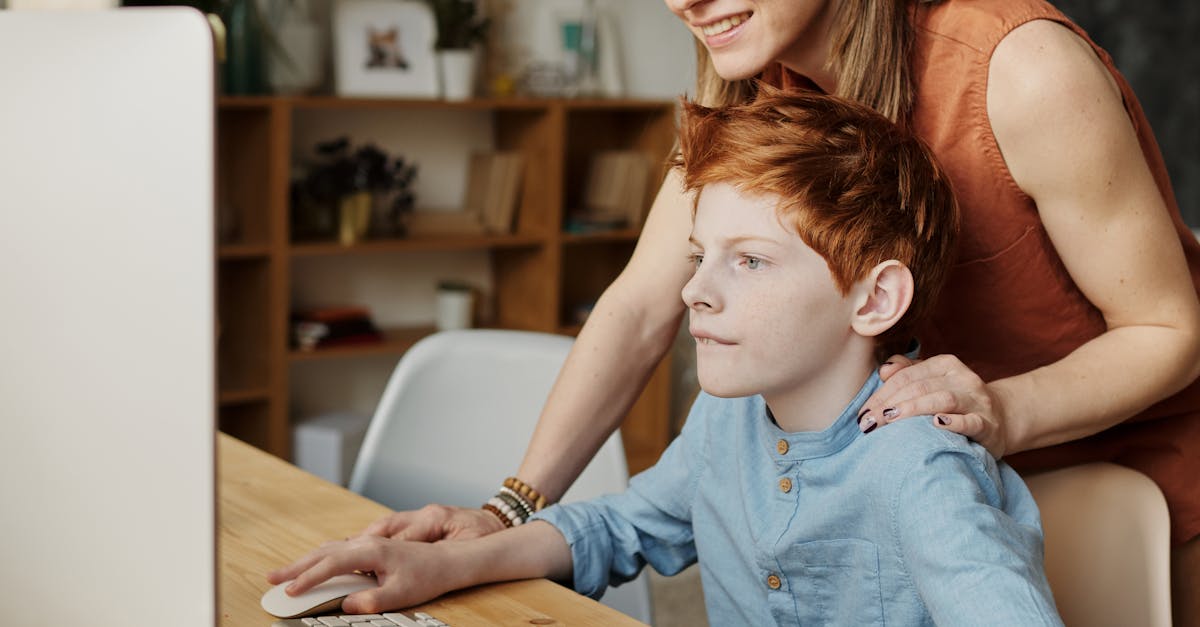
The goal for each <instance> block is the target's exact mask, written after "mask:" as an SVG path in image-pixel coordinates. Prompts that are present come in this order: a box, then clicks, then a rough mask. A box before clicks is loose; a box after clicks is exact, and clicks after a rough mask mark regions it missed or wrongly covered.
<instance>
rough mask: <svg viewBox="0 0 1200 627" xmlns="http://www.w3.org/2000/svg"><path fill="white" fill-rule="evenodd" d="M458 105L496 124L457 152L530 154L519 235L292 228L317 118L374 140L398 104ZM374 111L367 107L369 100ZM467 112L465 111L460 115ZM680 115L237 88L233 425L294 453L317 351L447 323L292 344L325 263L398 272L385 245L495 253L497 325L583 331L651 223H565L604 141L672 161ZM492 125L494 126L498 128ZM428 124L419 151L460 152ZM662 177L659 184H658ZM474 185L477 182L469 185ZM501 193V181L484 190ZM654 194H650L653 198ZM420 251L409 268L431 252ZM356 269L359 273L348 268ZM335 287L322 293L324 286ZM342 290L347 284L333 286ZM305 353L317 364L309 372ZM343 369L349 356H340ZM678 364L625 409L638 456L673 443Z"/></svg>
mask: <svg viewBox="0 0 1200 627" xmlns="http://www.w3.org/2000/svg"><path fill="white" fill-rule="evenodd" d="M455 111H459V112H466V113H470V114H471V115H470V116H466V117H468V118H471V119H477V118H480V117H481V118H484V119H485V121H486V124H480V125H479V127H478V128H479V129H481V132H482V135H480V136H478V137H476V139H479V140H480V143H479V144H472V145H471V147H469V148H468V147H467V146H466V145H465V144H447V145H451V146H459V147H457V148H451V149H450V150H449V152H450V153H455V151H461V155H454V154H452V156H453V157H455V158H457V157H461V163H464V164H469V163H470V162H471V161H472V159H473V158H474V157H473V156H472V155H477V154H478V153H479V151H481V150H482V151H489V150H490V151H491V153H492V154H499V153H506V154H509V155H515V156H517V157H518V158H519V159H520V161H521V163H522V168H521V175H520V189H521V193H520V194H519V196H518V200H517V201H516V203H515V204H516V206H515V209H514V210H513V213H514V214H515V215H514V216H513V222H514V224H515V227H514V229H513V233H512V234H507V235H454V236H449V235H447V236H431V235H430V236H425V235H422V236H413V237H410V238H405V239H394V240H365V241H361V242H359V243H356V244H354V245H350V246H343V245H341V244H340V243H338V242H333V241H321V242H314V241H307V242H304V241H302V242H293V241H291V237H290V233H289V224H290V219H289V217H290V216H289V213H290V207H289V186H290V183H291V179H292V173H293V169H294V166H295V165H296V162H294V161H293V160H294V159H298V158H299V157H298V155H299V153H300V152H301V151H300V148H301V147H302V145H303V146H308V145H309V143H310V141H311V138H309V137H307V136H306V135H305V132H306V131H307V130H309V129H311V128H312V127H313V126H314V125H315V126H318V127H322V128H324V127H325V126H327V127H329V128H333V129H338V128H340V127H341V126H343V125H352V126H353V127H354V129H355V131H354V132H355V133H356V136H355V140H356V142H363V141H370V140H371V139H372V137H371V135H370V133H371V132H372V129H373V130H374V131H376V132H379V133H382V134H386V133H388V132H391V131H390V130H389V129H383V128H379V127H380V126H382V125H381V124H380V123H379V122H378V120H384V119H389V117H388V116H387V115H385V114H387V113H389V112H392V113H395V112H400V113H403V119H405V120H412V119H416V120H418V121H419V122H418V124H415V125H410V126H419V125H420V124H422V123H423V121H424V120H429V121H430V125H431V128H432V126H436V124H439V123H440V124H446V123H447V122H446V120H447V119H448V118H447V116H445V115H442V113H444V112H455ZM360 112H361V113H363V115H358V113H360ZM367 114H370V115H367ZM422 116H425V117H422ZM393 117H394V116H393ZM463 117H464V116H450V118H452V119H454V120H461V119H463ZM364 119H370V120H375V122H374V124H376V126H375V127H368V126H362V125H358V124H359V122H360V121H362V120H364ZM675 119H676V118H675V103H673V102H664V101H643V100H628V99H626V100H598V99H587V100H560V99H549V100H541V99H530V98H511V99H509V98H506V99H487V98H484V99H475V100H468V101H463V102H445V101H439V100H409V99H392V98H338V97H332V96H305V97H291V96H248V97H247V96H238V97H221V98H220V99H219V100H218V106H217V191H218V198H219V200H220V201H221V206H222V207H227V208H229V211H228V213H229V215H228V216H227V220H226V221H225V222H223V226H225V227H226V228H227V229H228V230H229V231H230V232H232V233H236V234H237V236H238V238H239V239H238V240H237V242H236V243H227V244H223V245H220V246H219V247H218V250H217V255H218V258H219V259H220V260H221V263H220V268H219V271H220V275H219V278H218V309H219V312H218V313H219V317H220V323H221V328H222V329H223V335H222V338H223V339H222V340H221V341H220V342H219V344H218V349H217V350H218V360H219V362H218V375H219V380H220V389H221V390H222V391H221V392H220V393H219V394H218V398H219V402H220V420H219V422H220V425H221V428H222V429H224V430H226V431H229V432H230V433H233V434H234V435H236V436H238V437H241V438H243V439H245V440H247V441H249V442H250V443H251V444H254V445H255V446H258V447H259V448H262V449H264V450H267V451H268V452H271V453H273V454H275V455H277V456H280V457H283V458H285V459H286V458H288V457H290V454H291V421H292V419H293V415H294V414H295V413H296V411H295V408H294V407H292V404H293V403H294V402H298V401H296V400H295V399H296V398H297V393H298V392H300V391H302V390H300V389H293V379H296V380H297V381H302V380H303V378H304V376H316V375H314V374H313V373H314V372H316V371H318V370H320V368H319V367H314V368H311V369H310V368H308V367H307V366H302V365H303V364H320V363H326V364H328V363H335V364H340V363H341V361H342V360H353V359H366V358H370V357H371V356H398V355H402V354H403V353H404V352H405V351H407V350H408V349H409V348H411V347H412V345H413V344H415V343H416V342H417V341H419V340H420V339H421V338H423V337H425V336H427V335H430V334H432V333H433V332H434V329H433V328H432V327H414V328H402V329H388V330H386V331H385V339H384V341H382V342H379V343H374V344H362V345H352V346H341V347H330V348H321V349H317V350H313V351H301V350H299V349H296V348H294V347H291V346H289V342H288V338H289V334H290V324H291V313H292V310H293V309H296V308H298V305H297V302H300V301H301V300H307V301H311V300H313V298H314V297H313V291H314V290H319V289H328V286H325V284H323V283H321V281H320V280H317V279H315V278H314V276H315V275H322V272H323V271H326V272H330V273H332V272H335V271H336V272H349V273H357V272H364V273H376V275H375V276H373V277H371V278H374V279H376V280H377V281H378V279H380V278H381V277H380V276H379V275H378V273H381V272H390V271H391V270H387V269H386V268H389V267H390V266H389V264H391V263H392V260H390V259H367V258H365V257H369V256H372V255H388V254H403V253H426V252H433V253H438V255H439V256H438V259H439V263H443V262H444V260H445V259H446V257H445V256H442V255H443V254H449V255H451V256H454V255H456V254H458V256H457V257H454V259H460V258H461V260H463V261H464V262H469V263H472V264H480V266H479V267H480V268H481V271H482V272H485V273H488V274H489V275H490V276H488V279H489V280H488V281H487V285H488V286H489V289H488V291H487V293H486V294H485V296H484V297H485V298H486V301H485V302H484V303H483V305H484V307H483V310H486V311H487V312H488V325H489V326H494V327H496V328H506V329H522V330H532V331H541V332H547V333H561V334H567V335H575V334H577V333H578V332H579V326H578V325H577V324H574V322H575V320H576V316H577V312H578V311H580V310H581V308H583V307H586V306H587V305H588V304H589V303H591V302H594V301H595V299H596V298H598V297H599V295H600V293H601V292H603V290H604V288H605V287H607V285H608V283H609V282H611V280H612V279H613V278H614V277H616V276H617V274H619V273H620V270H621V269H622V268H623V267H624V265H625V263H626V262H627V261H628V259H629V255H630V254H631V253H632V251H633V246H634V243H635V242H636V240H637V237H638V229H620V230H614V231H605V232H598V233H587V234H574V233H565V232H563V228H564V224H566V222H567V216H568V213H569V209H571V208H574V207H579V206H582V204H581V203H582V201H583V200H584V199H585V196H586V192H587V190H586V189H585V188H586V187H587V185H586V184H585V179H586V178H587V176H588V171H589V166H590V164H591V163H592V161H593V159H594V158H595V157H596V155H598V154H599V153H601V152H603V151H627V152H629V151H640V152H642V153H644V154H645V155H646V157H647V159H648V163H650V164H663V163H665V161H666V158H667V157H668V156H669V153H670V151H671V149H672V147H673V145H674V141H675ZM451 123H453V122H451ZM322 125H324V126H322ZM392 130H394V129H392ZM422 130H423V131H424V130H425V129H422ZM322 132H323V133H324V132H325V131H322ZM347 132H349V131H347ZM487 134H490V137H484V136H483V135H487ZM422 137H423V138H424V139H413V140H411V141H413V142H423V143H420V144H413V143H410V144H407V145H409V146H414V147H413V148H410V149H407V150H411V151H413V152H418V153H419V152H420V150H418V147H419V148H436V150H438V151H441V152H440V153H438V154H442V155H445V154H446V153H447V149H446V147H445V146H443V145H441V144H440V143H436V144H435V143H433V142H441V141H442V138H441V136H440V135H438V134H437V132H432V133H428V134H425V135H422ZM404 141H409V140H407V139H405V140H404ZM472 141H474V140H472ZM648 167H656V171H655V173H654V174H653V175H652V176H651V177H650V178H651V180H652V181H658V180H661V174H662V173H663V171H664V168H661V167H657V166H648ZM467 169H468V168H464V170H467ZM650 186H651V187H657V185H656V183H651V185H650ZM463 189H464V190H466V191H468V192H469V191H470V189H469V186H464V188H463ZM483 189H492V188H491V187H489V186H484V187H483ZM652 191H653V190H652ZM501 195H502V194H495V193H492V192H490V191H489V192H487V193H485V194H484V197H486V198H489V199H490V198H495V197H498V196H501ZM467 197H468V198H469V197H470V194H467ZM650 201H651V197H650V196H649V195H647V198H646V199H645V206H647V207H648V206H649V203H650ZM485 215H486V214H485ZM485 224H486V223H485ZM478 253H484V255H479V254H478ZM357 257H364V258H363V259H357ZM404 264H407V262H404ZM404 264H398V266H397V267H399V266H400V265H403V266H404V267H406V268H410V269H411V268H413V267H415V266H416V264H408V265H404ZM351 276H356V275H350V276H347V279H349V278H350V277H351ZM377 284H378V283H377ZM320 297H321V295H320V294H318V295H317V296H316V299H317V300H320ZM342 298H344V296H342V295H341V293H338V294H335V295H333V296H331V297H330V300H332V301H337V300H340V299H342ZM351 298H353V297H351ZM346 304H353V303H346ZM369 361H370V360H367V362H364V363H369ZM295 368H304V371H303V372H296V373H295V374H293V369H295ZM340 368H341V366H340V365H338V366H337V367H335V370H336V369H340ZM669 368H670V364H669V363H664V364H662V365H661V366H660V367H659V370H658V371H657V372H656V374H655V375H654V377H652V379H651V385H650V387H648V388H647V390H646V392H645V393H644V394H643V395H642V398H641V400H639V401H638V403H637V405H635V406H634V408H633V410H632V411H631V412H630V415H629V417H628V418H627V419H626V421H625V423H624V425H625V428H624V429H623V433H625V434H626V435H625V439H626V443H625V445H626V450H627V451H628V452H629V455H630V460H629V461H630V469H631V470H632V471H637V470H640V469H642V468H645V467H647V466H649V465H650V463H652V462H653V460H654V459H655V458H657V455H658V453H661V451H662V450H663V449H664V448H665V447H666V444H667V441H668V438H669V435H670V430H669V396H670V395H669V377H667V376H665V372H667V371H669ZM298 385H299V384H298Z"/></svg>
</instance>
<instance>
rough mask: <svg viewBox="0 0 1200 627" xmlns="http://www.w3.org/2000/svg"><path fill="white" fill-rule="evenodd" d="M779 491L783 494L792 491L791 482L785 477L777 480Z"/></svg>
mask: <svg viewBox="0 0 1200 627" xmlns="http://www.w3.org/2000/svg"><path fill="white" fill-rule="evenodd" d="M779 491H780V492H785V493H786V492H791V491H792V480H791V479H788V478H787V477H784V478H782V479H780V480H779Z"/></svg>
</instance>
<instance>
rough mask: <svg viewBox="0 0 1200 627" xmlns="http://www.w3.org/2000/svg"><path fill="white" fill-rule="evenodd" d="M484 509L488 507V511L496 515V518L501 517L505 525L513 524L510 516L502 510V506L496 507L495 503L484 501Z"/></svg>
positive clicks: (510, 525)
mask: <svg viewBox="0 0 1200 627" xmlns="http://www.w3.org/2000/svg"><path fill="white" fill-rule="evenodd" d="M483 509H486V510H487V511H489V512H491V513H492V514H493V515H495V516H496V518H499V519H500V522H502V523H504V526H505V527H512V526H513V524H512V521H511V520H509V519H508V516H505V515H504V512H502V511H500V508H498V507H496V506H495V505H492V504H491V503H484V504H483Z"/></svg>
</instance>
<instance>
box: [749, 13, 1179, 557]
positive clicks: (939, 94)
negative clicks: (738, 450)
mask: <svg viewBox="0 0 1200 627" xmlns="http://www.w3.org/2000/svg"><path fill="white" fill-rule="evenodd" d="M914 16H915V20H914V24H915V26H916V33H917V45H916V50H915V54H914V57H913V60H912V61H913V70H914V72H913V75H914V81H915V84H916V90H917V92H916V93H917V99H916V107H915V109H914V112H913V118H912V123H913V128H914V130H915V131H916V133H917V135H919V136H920V137H921V138H922V139H923V140H924V141H925V142H926V143H927V144H929V145H930V147H931V148H932V149H933V151H934V153H935V154H936V155H937V157H938V158H939V161H940V162H941V165H942V167H943V168H944V170H945V171H946V172H947V174H948V176H949V178H950V180H951V183H952V185H953V187H954V190H955V192H956V194H957V195H958V200H959V204H960V206H961V208H962V232H961V234H960V236H959V242H960V243H959V250H958V262H957V264H956V265H955V267H954V268H953V269H952V271H951V272H950V275H949V278H948V281H947V284H946V287H945V289H944V290H943V292H942V296H941V301H940V304H939V306H938V307H937V308H935V310H934V312H933V315H932V317H931V320H930V321H929V322H928V323H926V324H925V325H924V326H923V327H922V328H921V329H920V338H921V343H922V352H923V353H924V354H925V355H936V354H939V353H952V354H954V355H957V356H958V357H959V358H960V359H961V360H962V361H963V362H964V363H966V364H967V365H968V366H970V367H971V368H972V369H974V370H975V372H977V373H978V374H979V375H980V376H981V377H983V379H984V380H987V381H990V380H993V379H998V378H1002V377H1007V376H1011V375H1015V374H1020V373H1022V372H1027V371H1029V370H1032V369H1034V368H1037V367H1039V366H1043V365H1046V364H1049V363H1052V362H1055V361H1057V360H1059V359H1061V358H1062V357H1064V356H1066V355H1067V354H1068V353H1070V352H1071V351H1073V350H1074V349H1075V348H1077V347H1078V346H1079V345H1081V344H1083V343H1084V342H1087V341H1088V340H1090V339H1092V338H1094V337H1096V336H1098V335H1100V334H1101V333H1103V332H1104V331H1105V329H1106V327H1105V324H1104V319H1103V317H1102V316H1101V314H1100V312H1099V311H1098V310H1097V309H1096V308H1095V307H1094V306H1092V304H1091V303H1090V302H1088V300H1087V298H1085V297H1084V295H1083V294H1082V293H1081V292H1080V291H1079V288H1078V287H1076V285H1075V283H1074V281H1072V280H1071V277H1070V275H1069V274H1068V273H1067V270H1066V268H1065V267H1064V266H1063V263H1062V261H1061V260H1060V259H1059V257H1058V254H1057V253H1056V252H1055V250H1054V247H1053V245H1052V244H1051V243H1050V239H1049V237H1048V236H1047V234H1046V231H1045V229H1044V228H1043V226H1042V224H1041V220H1040V219H1039V217H1038V213H1037V207H1036V206H1035V205H1034V203H1033V201H1032V200H1031V199H1030V198H1029V197H1028V196H1026V195H1025V193H1024V192H1022V191H1021V190H1020V188H1018V187H1017V184H1016V182H1015V181H1014V180H1013V178H1012V176H1011V174H1010V173H1009V170H1008V167H1007V166H1006V165H1005V162H1004V159H1003V157H1002V156H1001V154H1000V149H999V147H998V146H997V144H996V140H995V137H993V135H992V131H991V125H990V123H989V121H988V116H987V102H986V100H987V98H986V96H987V78H988V63H989V61H990V59H991V56H992V52H993V51H994V50H995V48H996V45H997V44H998V43H999V42H1000V40H1001V39H1003V38H1004V36H1005V35H1007V34H1008V33H1010V32H1011V31H1012V30H1013V29H1015V28H1016V27H1018V26H1020V25H1022V24H1025V23H1027V22H1030V21H1032V20H1039V19H1044V20H1052V21H1054V22H1057V23H1059V24H1062V25H1063V26H1065V27H1067V28H1069V29H1071V30H1072V31H1074V32H1075V33H1076V34H1078V35H1079V36H1080V37H1082V38H1084V39H1085V40H1086V41H1087V42H1088V43H1089V44H1091V46H1092V48H1093V49H1094V50H1095V51H1096V54H1097V56H1098V57H1099V59H1100V60H1101V61H1102V62H1103V63H1104V64H1105V65H1106V66H1107V67H1108V69H1109V72H1111V73H1112V75H1113V78H1114V79H1115V80H1116V82H1117V84H1118V85H1119V86H1120V88H1121V93H1122V94H1123V96H1124V99H1125V108H1126V110H1127V111H1128V112H1129V117H1130V119H1131V120H1132V122H1133V125H1134V128H1135V129H1136V131H1137V134H1138V137H1139V139H1140V142H1141V147H1142V152H1143V153H1144V154H1145V157H1146V162H1147V163H1148V164H1149V165H1150V169H1151V171H1152V172H1153V173H1154V177H1155V180H1156V182H1157V183H1158V187H1159V190H1160V191H1161V192H1162V195H1163V199H1164V200H1165V201H1166V205H1167V207H1168V209H1169V210H1170V211H1171V213H1172V218H1173V220H1174V221H1175V224H1176V227H1177V231H1178V233H1179V237H1180V241H1181V242H1182V243H1183V247H1184V252H1185V254H1186V256H1187V261H1188V264H1189V266H1190V268H1191V271H1192V277H1193V281H1195V282H1196V283H1197V287H1198V289H1200V245H1198V244H1197V241H1196V238H1195V237H1194V236H1193V235H1192V233H1191V232H1190V231H1189V230H1188V228H1187V227H1186V226H1185V225H1184V224H1183V221H1182V219H1181V218H1180V216H1179V209H1178V206H1177V204H1176V202H1175V196H1174V193H1173V192H1172V191H1171V185H1170V181H1169V180H1168V179H1167V170H1166V166H1165V165H1164V163H1163V160H1162V156H1161V155H1160V153H1159V149H1158V145H1157V144H1156V143H1155V141H1154V137H1153V134H1152V132H1151V130H1150V126H1149V124H1148V123H1147V121H1146V117H1145V115H1144V114H1143V113H1142V109H1141V106H1140V105H1139V104H1138V102H1137V99H1136V98H1135V97H1134V94H1133V92H1132V91H1131V90H1130V88H1129V85H1128V84H1127V83H1126V81H1125V80H1124V78H1123V77H1121V75H1120V74H1119V73H1118V72H1117V70H1116V68H1115V66H1114V65H1113V62H1112V59H1111V57H1109V55H1108V54H1107V53H1106V52H1104V51H1103V50H1101V49H1100V48H1099V47H1098V46H1096V44H1095V43H1093V42H1092V41H1091V39H1090V38H1088V36H1087V34H1086V33H1084V32H1083V30H1082V29H1080V28H1079V27H1078V26H1076V25H1075V24H1073V23H1071V22H1070V21H1069V20H1068V19H1067V18H1066V17H1065V16H1064V15H1063V14H1062V13H1060V12H1059V11H1058V10H1057V9H1055V8H1053V7H1052V6H1050V5H1049V4H1047V3H1045V2H1042V1H1040V0H948V1H946V2H942V3H939V4H935V5H932V6H924V5H923V6H922V7H921V8H920V9H918V10H917V11H916V12H915V13H914ZM763 79H764V80H765V81H767V82H770V83H775V84H780V85H782V86H784V87H795V88H811V86H812V83H811V82H809V81H808V80H806V79H805V78H804V77H801V76H798V75H794V74H791V73H790V72H787V71H781V70H780V69H779V68H778V67H774V68H771V69H770V70H768V71H767V72H765V73H764V76H763ZM1130 376H1133V377H1136V376H1137V373H1132V372H1131V373H1130ZM1006 461H1008V462H1009V463H1010V464H1012V466H1013V467H1015V468H1017V470H1019V471H1022V472H1032V471H1036V470H1044V469H1050V468H1058V467H1062V466H1068V465H1074V464H1080V463H1085V462H1091V461H1111V462H1114V463H1118V464H1122V465H1125V466H1129V467H1132V468H1135V469H1137V470H1139V471H1141V472H1143V473H1145V474H1147V475H1149V476H1150V477H1151V478H1152V479H1154V481H1155V482H1156V483H1157V484H1158V485H1159V487H1161V488H1162V490H1163V493H1164V494H1165V495H1166V498H1167V502H1168V505H1169V507H1170V510H1171V524H1172V535H1173V539H1174V541H1175V542H1183V541H1186V540H1188V539H1190V538H1192V537H1194V536H1196V535H1197V534H1198V533H1200V485H1198V484H1197V479H1200V382H1193V383H1192V384H1191V385H1190V386H1188V387H1187V388H1186V389H1184V390H1183V391H1181V392H1179V393H1178V394H1176V395H1174V396H1172V397H1170V398H1168V399H1166V400H1164V401H1162V402H1160V403H1158V404H1156V405H1154V406H1152V407H1150V408H1149V409H1148V410H1146V411H1145V412H1143V413H1142V414H1140V415H1138V416H1135V417H1133V418H1131V419H1130V420H1128V421H1126V422H1125V423H1124V424H1121V425H1118V426H1116V427H1113V428H1111V429H1109V430H1107V431H1104V432H1102V433H1099V434H1096V435H1094V436H1091V437H1088V438H1084V439H1082V440H1077V441H1075V442H1069V443H1066V444H1062V445H1058V446H1054V447H1049V448H1045V449H1039V450H1034V451H1028V452H1024V453H1019V454H1015V455H1011V456H1009V457H1007V458H1006Z"/></svg>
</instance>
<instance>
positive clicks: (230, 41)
mask: <svg viewBox="0 0 1200 627" xmlns="http://www.w3.org/2000/svg"><path fill="white" fill-rule="evenodd" d="M221 21H222V22H224V23H225V49H226V60H225V66H224V74H223V83H224V87H225V93H226V94H234V95H253V94H264V93H267V77H266V65H265V59H264V55H263V37H264V27H263V19H262V14H261V13H259V10H258V3H257V2H256V1H255V0H228V1H227V2H225V8H224V9H223V10H222V11H221Z"/></svg>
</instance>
